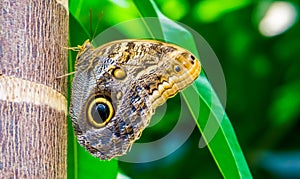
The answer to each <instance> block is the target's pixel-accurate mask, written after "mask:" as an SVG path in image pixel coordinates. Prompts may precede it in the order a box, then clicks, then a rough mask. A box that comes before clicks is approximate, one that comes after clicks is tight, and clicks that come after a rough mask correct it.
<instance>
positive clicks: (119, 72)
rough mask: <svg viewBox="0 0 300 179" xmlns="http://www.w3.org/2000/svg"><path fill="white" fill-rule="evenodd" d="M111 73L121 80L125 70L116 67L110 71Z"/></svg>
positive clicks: (124, 75)
mask: <svg viewBox="0 0 300 179" xmlns="http://www.w3.org/2000/svg"><path fill="white" fill-rule="evenodd" d="M112 74H113V75H114V77H115V78H116V79H118V80H123V79H124V78H125V77H126V76H127V74H126V71H125V70H124V69H122V68H120V67H116V68H115V69H114V70H113V71H112Z"/></svg>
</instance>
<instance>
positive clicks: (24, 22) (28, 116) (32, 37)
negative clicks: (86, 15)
mask: <svg viewBox="0 0 300 179" xmlns="http://www.w3.org/2000/svg"><path fill="white" fill-rule="evenodd" d="M0 23H1V24H0V178H66V149H67V119H66V116H67V114H66V111H67V110H66V108H67V107H66V102H65V101H66V98H65V96H66V91H67V90H66V87H67V82H66V79H65V78H61V79H56V77H57V76H60V75H63V74H66V73H67V50H65V49H64V48H62V47H67V45H68V43H67V41H68V12H67V11H66V10H65V9H64V8H63V6H62V5H60V4H57V3H56V1H55V0H18V1H17V0H1V1H0Z"/></svg>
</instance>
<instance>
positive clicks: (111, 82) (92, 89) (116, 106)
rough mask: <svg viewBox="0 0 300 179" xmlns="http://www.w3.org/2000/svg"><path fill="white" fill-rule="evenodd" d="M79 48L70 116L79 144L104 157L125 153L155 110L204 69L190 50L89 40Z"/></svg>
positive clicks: (143, 42) (149, 42)
mask: <svg viewBox="0 0 300 179" xmlns="http://www.w3.org/2000/svg"><path fill="white" fill-rule="evenodd" d="M79 49H80V50H79V52H78V55H77V59H76V65H75V71H76V73H75V76H74V79H73V84H72V101H71V108H70V113H71V118H72V122H73V126H74V129H75V134H76V135H77V138H78V141H79V143H80V144H81V145H82V146H84V147H85V148H86V149H87V150H88V151H89V152H90V153H91V154H92V155H94V156H96V157H99V158H100V159H111V158H114V157H117V156H121V155H124V154H125V153H126V152H127V151H128V150H129V148H130V147H131V145H132V144H133V142H134V141H136V140H137V139H138V138H139V137H140V135H141V133H142V131H143V130H144V129H145V128H146V127H147V125H148V124H149V122H150V119H151V116H152V115H153V114H154V112H155V109H156V108H157V106H159V105H162V104H163V103H164V102H165V101H166V100H167V99H168V98H169V97H172V96H174V95H176V94H177V93H178V92H179V91H180V90H183V89H184V88H185V87H187V86H188V85H189V84H191V83H192V82H193V81H194V80H195V79H196V78H197V77H198V75H199V73H200V69H201V67H200V63H199V61H198V60H197V59H196V58H195V57H194V56H193V55H192V54H191V53H190V52H188V51H187V50H185V49H183V48H181V47H178V46H176V45H172V44H168V43H164V42H160V41H152V40H135V39H133V40H131V39H129V40H121V41H114V42H110V43H107V44H104V45H102V46H100V47H98V48H94V47H93V45H92V44H91V43H90V42H89V41H86V42H85V43H84V44H83V45H82V46H80V48H79Z"/></svg>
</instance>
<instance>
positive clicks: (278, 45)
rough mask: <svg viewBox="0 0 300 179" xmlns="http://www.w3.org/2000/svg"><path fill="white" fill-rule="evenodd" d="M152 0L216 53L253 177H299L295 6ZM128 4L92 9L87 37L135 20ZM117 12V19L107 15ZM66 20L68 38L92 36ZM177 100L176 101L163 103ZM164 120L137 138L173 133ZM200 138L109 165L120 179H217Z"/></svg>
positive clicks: (299, 60) (299, 47)
mask: <svg viewBox="0 0 300 179" xmlns="http://www.w3.org/2000/svg"><path fill="white" fill-rule="evenodd" d="M155 3H156V4H157V6H158V8H159V9H160V10H161V12H162V13H163V14H164V15H166V16H167V17H168V18H170V19H172V20H175V21H179V22H181V23H184V24H186V25H187V26H189V27H191V28H193V29H194V30H196V31H197V32H198V33H199V34H200V35H202V36H203V37H204V39H205V40H206V41H207V42H208V43H209V44H210V46H211V47H212V49H213V50H214V52H215V54H216V55H217V57H218V59H219V62H220V63H221V65H222V68H223V71H224V75H225V80H226V85H227V104H226V112H227V114H228V116H229V119H230V121H231V122H232V125H233V127H234V129H235V132H236V135H237V137H238V139H239V142H240V145H241V148H242V150H243V152H244V154H245V157H246V159H247V162H248V164H249V167H250V170H251V172H252V175H253V177H254V178H266V177H272V178H300V150H299V149H300V140H299V131H300V125H299V124H300V122H299V119H300V35H299V32H300V23H299V18H298V17H299V8H300V3H299V1H296V0H294V1H282V2H280V1H272V0H263V1H258V0H257V1H250V0H206V1H196V0H156V1H155ZM84 4H85V5H84ZM80 6H89V4H88V2H87V1H76V3H75V1H70V8H72V7H73V8H75V7H77V8H75V9H79V10H78V11H76V13H77V14H85V15H80V17H82V18H83V19H84V18H85V21H86V22H90V19H89V12H81V11H80V8H78V7H80ZM133 6H134V5H133V4H132V2H131V1H128V0H127V1H125V0H124V1H121V0H111V1H101V2H100V5H99V6H97V7H92V9H93V19H96V20H93V22H94V21H95V22H96V23H93V24H92V25H91V29H92V32H91V34H92V35H91V36H93V33H96V34H97V33H99V32H101V31H102V30H104V29H106V28H108V27H109V26H111V25H114V24H116V23H119V22H122V21H125V20H129V19H131V18H133V17H138V16H139V14H138V13H137V12H136V11H135V10H134V7H133ZM114 8H116V9H117V10H116V9H114ZM116 11H118V14H114V13H113V12H116ZM70 18H71V20H70V31H71V34H70V39H71V40H72V41H73V43H75V44H82V42H83V41H84V40H85V38H88V37H85V36H84V35H82V36H81V37H78V32H77V35H76V37H75V35H74V36H72V30H75V31H82V34H89V33H90V32H85V33H84V31H86V29H78V28H74V27H77V26H78V24H76V23H78V22H76V20H75V19H74V17H70ZM99 19H100V25H99V26H98V27H97V28H96V26H97V21H99ZM83 21H84V20H83ZM81 25H82V24H81ZM72 27H73V28H72ZM95 29H96V31H97V32H94V31H93V30H95ZM200 51H201V50H200ZM202 60H204V59H202ZM176 100H178V97H177V98H172V99H171V100H169V101H168V103H174V102H176ZM174 115H176V114H174ZM164 123H165V124H167V125H164ZM169 123H170V121H167V120H162V121H161V122H160V124H158V126H155V127H151V128H150V129H146V131H145V133H147V132H148V133H151V137H152V138H149V139H148V138H147V135H145V133H143V135H145V136H146V137H144V138H143V137H142V138H141V140H144V141H147V140H149V141H151V139H153V136H154V138H156V137H157V138H159V137H161V136H164V135H165V134H166V133H167V132H168V131H169V130H170V129H171V128H172V124H169ZM161 126H163V127H161ZM165 126H169V128H166V127H165ZM147 130H148V131H147ZM200 136H201V134H200V132H199V130H198V129H196V128H195V130H194V132H193V134H192V135H191V137H190V138H189V140H188V141H186V142H185V144H184V145H183V146H182V147H181V148H179V149H178V150H177V151H176V152H174V153H173V154H172V155H170V156H168V157H166V158H163V159H161V160H158V161H155V162H149V163H142V164H135V163H126V162H121V161H119V162H117V161H112V162H114V164H113V166H115V165H118V167H119V169H118V170H119V172H120V173H122V174H123V175H124V176H123V177H125V176H128V177H130V178H153V177H160V178H161V177H165V178H221V177H222V175H221V173H220V171H219V170H218V168H217V165H216V164H215V162H214V160H213V159H212V157H211V155H210V153H209V151H208V149H207V148H204V149H199V148H198V143H199V139H200ZM220 147H222V146H220ZM78 150H81V149H78ZM87 155H89V154H87ZM87 167H88V166H87ZM108 171H109V170H108ZM103 172H106V171H103ZM119 176H120V175H119Z"/></svg>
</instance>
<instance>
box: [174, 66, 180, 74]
mask: <svg viewBox="0 0 300 179" xmlns="http://www.w3.org/2000/svg"><path fill="white" fill-rule="evenodd" d="M174 71H175V72H177V73H179V72H180V71H181V68H180V67H179V66H178V65H175V66H174Z"/></svg>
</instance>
